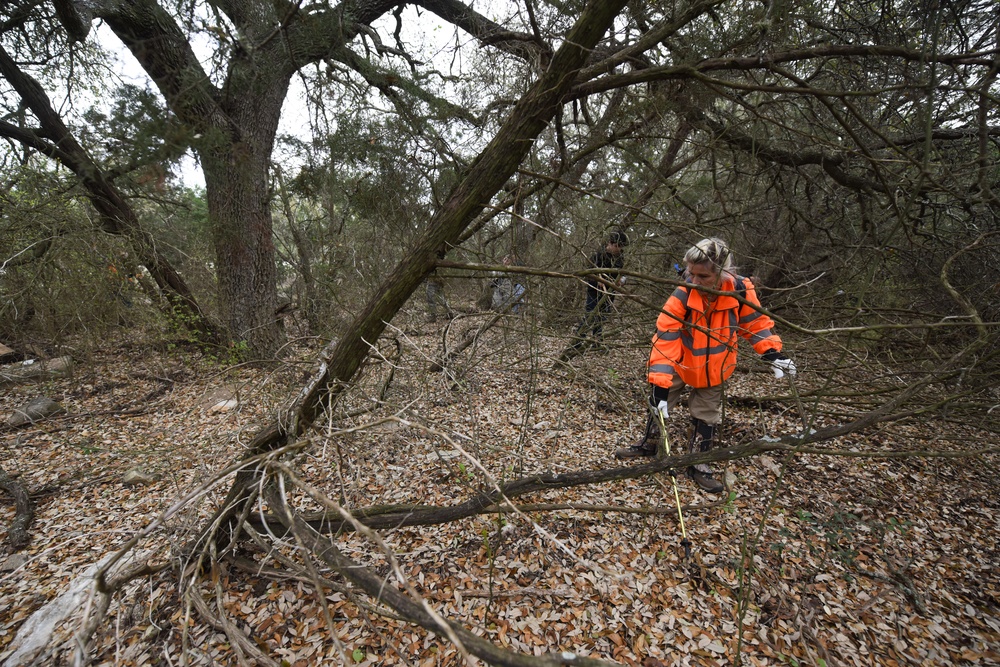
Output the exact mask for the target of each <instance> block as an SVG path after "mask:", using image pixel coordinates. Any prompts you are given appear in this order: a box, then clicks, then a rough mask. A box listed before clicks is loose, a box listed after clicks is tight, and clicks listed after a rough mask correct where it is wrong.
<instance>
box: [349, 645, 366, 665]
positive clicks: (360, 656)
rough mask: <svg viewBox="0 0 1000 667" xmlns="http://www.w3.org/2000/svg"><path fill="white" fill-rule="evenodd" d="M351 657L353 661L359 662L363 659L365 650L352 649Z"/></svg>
mask: <svg viewBox="0 0 1000 667" xmlns="http://www.w3.org/2000/svg"><path fill="white" fill-rule="evenodd" d="M351 657H352V658H354V662H361V661H362V660H364V659H365V652H364V651H362V650H361V649H359V648H356V649H354V653H352V654H351Z"/></svg>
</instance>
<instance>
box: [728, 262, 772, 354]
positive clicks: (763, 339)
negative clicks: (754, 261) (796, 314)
mask: <svg viewBox="0 0 1000 667" xmlns="http://www.w3.org/2000/svg"><path fill="white" fill-rule="evenodd" d="M743 284H744V286H745V287H746V293H745V294H744V298H745V299H746V300H747V301H748V302H749V303H750V304H752V305H748V304H743V303H741V304H740V319H739V329H738V333H739V335H740V336H741V337H743V338H744V339H746V340H747V342H749V343H750V345H752V346H753V349H754V352H756V353H757V354H764V353H765V352H768V351H769V350H774V351H775V352H780V351H781V338H779V337H778V334H776V333H774V321H773V320H772V319H771V318H770V317H768V316H767V315H765V314H764V313H762V312H760V310H757V309H758V308H760V300H759V299H758V298H757V290H756V289H754V286H753V283H752V282H750V281H749V280H747V279H746V278H744V279H743ZM755 307H756V308H755Z"/></svg>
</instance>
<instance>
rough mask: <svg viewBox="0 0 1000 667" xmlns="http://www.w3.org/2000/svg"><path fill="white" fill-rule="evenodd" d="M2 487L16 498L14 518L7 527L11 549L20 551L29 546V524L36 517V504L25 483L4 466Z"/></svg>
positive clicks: (0, 470) (0, 473) (0, 469)
mask: <svg viewBox="0 0 1000 667" xmlns="http://www.w3.org/2000/svg"><path fill="white" fill-rule="evenodd" d="M0 489H3V490H4V491H6V492H7V493H9V494H10V495H11V497H12V498H13V499H14V507H15V512H14V520H13V521H12V522H11V524H10V526H9V527H8V528H7V540H8V541H9V542H10V548H11V550H13V551H20V550H21V549H23V548H24V547H26V546H28V541H29V540H30V539H31V538H30V537H29V535H28V526H30V525H31V521H32V520H33V519H34V518H35V504H34V503H33V502H31V497H30V496H29V495H28V490H27V489H25V488H24V484H21V482H19V481H18V480H16V479H15V478H13V477H11V476H10V475H9V474H8V473H7V471H6V470H4V469H3V468H0Z"/></svg>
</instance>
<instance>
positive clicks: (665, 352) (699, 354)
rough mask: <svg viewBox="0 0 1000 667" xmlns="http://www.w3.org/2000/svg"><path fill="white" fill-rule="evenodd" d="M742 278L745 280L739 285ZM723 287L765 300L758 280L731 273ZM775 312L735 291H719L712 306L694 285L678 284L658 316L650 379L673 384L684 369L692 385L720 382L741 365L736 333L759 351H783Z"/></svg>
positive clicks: (659, 383)
mask: <svg viewBox="0 0 1000 667" xmlns="http://www.w3.org/2000/svg"><path fill="white" fill-rule="evenodd" d="M737 281H740V282H741V283H742V285H743V289H742V290H739V289H737V288H738V285H737ZM719 291H724V292H736V293H737V294H740V296H742V297H743V298H744V299H745V300H746V301H748V302H749V303H750V304H753V305H755V306H758V307H759V306H760V301H758V300H757V292H756V290H755V289H754V287H753V283H751V282H750V280H748V279H747V278H734V277H733V276H731V275H729V274H726V277H725V279H724V280H723V282H722V284H721V285H720V286H719ZM773 328H774V322H773V321H772V320H771V318H770V317H768V316H767V315H764V314H763V313H761V312H759V311H757V310H755V309H754V308H753V307H751V306H750V305H747V304H741V303H740V302H739V301H737V300H736V299H735V298H733V297H731V296H725V295H719V296H716V297H715V302H714V303H713V304H712V305H711V306H709V304H708V302H707V301H706V300H705V295H703V294H702V293H701V292H699V291H698V290H697V289H695V288H694V286H693V285H681V286H679V287H678V288H677V289H675V290H674V293H673V294H671V295H670V298H669V299H667V302H666V303H665V304H664V305H663V309H662V310H661V311H660V316H659V317H657V318H656V334H655V335H654V336H653V349H652V350H651V351H650V353H649V368H648V378H649V382H650V383H652V384H655V385H657V386H659V387H665V388H666V387H670V384H671V383H672V382H673V379H674V375H679V376H680V377H681V379H682V380H683V381H684V383H685V384H687V385H689V386H691V387H697V388H702V387H715V386H718V385H720V384H722V382H723V381H724V380H726V379H727V378H728V377H729V376H730V375H732V374H733V369H735V368H736V347H737V340H736V336H741V337H742V338H744V339H746V340H747V341H749V342H750V344H751V345H752V346H753V349H754V351H756V352H757V354H764V353H765V352H767V351H768V350H775V351H778V352H780V351H781V339H780V338H779V337H778V336H777V335H776V334H774V333H773Z"/></svg>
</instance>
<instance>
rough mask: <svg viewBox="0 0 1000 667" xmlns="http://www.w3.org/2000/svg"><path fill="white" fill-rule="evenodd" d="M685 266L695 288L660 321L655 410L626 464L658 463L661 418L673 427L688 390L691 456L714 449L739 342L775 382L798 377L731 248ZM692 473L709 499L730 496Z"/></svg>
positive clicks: (699, 252)
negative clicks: (670, 419) (671, 418)
mask: <svg viewBox="0 0 1000 667" xmlns="http://www.w3.org/2000/svg"><path fill="white" fill-rule="evenodd" d="M684 262H685V265H686V266H687V269H686V271H685V272H684V276H685V278H686V280H687V282H688V284H687V285H681V286H679V287H677V289H675V290H674V292H673V294H671V295H670V298H669V299H667V302H666V303H665V304H664V306H663V308H662V309H661V311H660V315H659V317H657V319H656V334H655V335H654V336H653V347H652V350H651V351H650V353H649V366H648V369H647V377H648V379H649V382H650V384H651V385H652V395H651V398H650V404H651V408H652V410H651V414H650V418H649V420H648V421H647V424H646V434H645V436H644V437H643V439H642V440H640V441H639V442H638V443H637V444H635V445H633V446H631V447H624V448H622V449H619V450H618V451H617V452H615V456H616V457H617V458H619V459H627V458H635V457H641V456H655V455H656V447H657V444H658V443H659V441H660V439H661V438H662V435H661V432H660V416H662V418H663V420H666V418H667V416H668V415H669V414H670V411H671V410H673V409H674V407H675V406H676V405H677V402H678V401H679V400H680V396H681V391H682V390H683V388H684V386H685V385H687V386H689V387H690V388H691V395H690V396H689V397H688V411H689V412H690V413H691V419H692V421H693V422H694V429H693V431H692V434H691V440H690V444H689V451H690V452H692V453H693V452H698V451H702V452H706V451H708V450H709V449H711V448H712V445H713V443H714V441H715V434H716V430H717V428H718V424H719V422H720V421H722V387H723V383H724V382H725V381H726V380H727V379H728V378H729V376H730V375H732V374H733V370H734V369H735V368H736V348H737V336H739V337H741V338H744V339H745V340H747V341H748V342H749V343H750V344H751V345H752V346H753V349H754V351H755V352H757V354H759V355H761V357H762V358H763V359H764V360H765V361H767V362H769V363H770V364H771V367H772V369H773V370H774V375H775V377H779V378H780V377H782V376H783V375H784V374H785V373H788V374H789V375H795V364H794V363H793V362H792V360H791V359H789V358H788V357H786V356H785V355H783V354H782V353H781V339H780V338H779V337H778V336H777V335H776V334H775V333H774V322H773V321H772V320H771V318H770V317H768V316H767V315H765V314H763V313H762V312H760V310H759V309H760V301H758V300H757V292H756V290H755V289H754V286H753V283H751V282H750V280H749V279H747V278H743V277H740V276H738V275H736V274H735V273H734V271H735V269H734V267H733V257H732V253H731V252H730V250H729V246H728V245H726V243H725V241H722V240H721V239H717V238H709V239H704V240H702V241H700V242H699V243H698V244H697V245H695V246H694V247H693V248H691V249H690V250H688V251H687V252H686V253H685V254H684ZM719 292H722V293H721V294H720V293H719ZM733 294H735V295H737V296H739V297H741V298H742V299H743V301H745V302H746V303H743V302H741V301H739V300H738V299H737V298H735V297H734V296H733ZM657 412H658V413H659V414H658V415H657V414H656V413H657ZM687 472H688V475H689V476H690V477H691V478H692V479H693V480H694V481H695V483H697V484H698V486H700V487H701V488H702V489H704V490H705V491H708V492H710V493H719V492H721V491H722V490H723V488H724V487H723V484H722V482H720V481H719V480H716V479H714V478H713V477H712V470H711V468H710V467H709V466H708V465H706V464H699V465H696V466H692V467H690V468H688V471H687Z"/></svg>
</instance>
